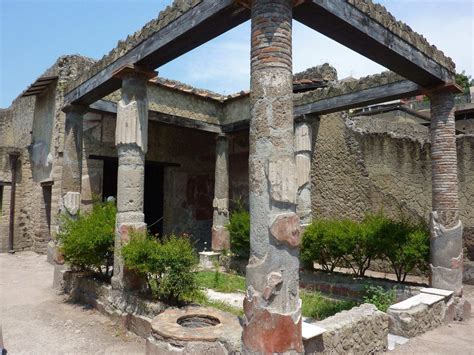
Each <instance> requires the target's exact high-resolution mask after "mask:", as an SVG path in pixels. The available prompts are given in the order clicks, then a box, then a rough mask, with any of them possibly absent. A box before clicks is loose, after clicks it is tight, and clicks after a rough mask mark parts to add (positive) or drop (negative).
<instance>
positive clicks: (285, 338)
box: [242, 292, 304, 354]
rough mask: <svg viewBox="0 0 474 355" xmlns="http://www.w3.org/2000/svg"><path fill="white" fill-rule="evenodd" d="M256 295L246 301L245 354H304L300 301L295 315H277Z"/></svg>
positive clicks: (243, 334)
mask: <svg viewBox="0 0 474 355" xmlns="http://www.w3.org/2000/svg"><path fill="white" fill-rule="evenodd" d="M265 304H266V301H265V299H264V298H263V297H262V296H261V295H259V294H258V293H257V292H255V293H254V294H250V293H249V292H247V296H246V297H245V299H244V313H245V316H244V326H243V333H242V341H243V346H244V353H248V354H254V353H264V354H273V353H285V354H291V353H303V352H304V347H303V340H302V328H301V327H302V317H301V301H300V304H299V306H298V309H297V310H296V311H295V312H293V313H287V314H285V313H278V312H275V311H273V310H272V309H271V308H266V306H265Z"/></svg>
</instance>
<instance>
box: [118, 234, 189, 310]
mask: <svg viewBox="0 0 474 355" xmlns="http://www.w3.org/2000/svg"><path fill="white" fill-rule="evenodd" d="M122 256H123V259H124V264H125V266H126V267H127V268H129V269H131V270H134V271H136V272H138V273H140V274H142V275H144V276H145V278H146V280H147V283H148V287H149V289H150V290H151V291H152V292H153V294H154V295H155V296H156V297H158V298H159V299H161V300H163V301H167V302H170V303H181V302H183V301H186V300H188V299H190V298H192V296H193V294H194V293H195V292H196V290H197V283H196V275H195V270H194V269H195V266H196V265H197V262H198V260H197V257H196V252H195V250H194V247H193V245H192V243H191V241H190V239H189V236H187V235H181V236H176V235H171V236H168V237H164V238H163V239H162V240H161V241H160V240H156V239H154V238H153V237H151V236H150V235H147V234H144V233H132V237H131V240H130V242H129V243H128V244H127V245H125V246H123V247H122Z"/></svg>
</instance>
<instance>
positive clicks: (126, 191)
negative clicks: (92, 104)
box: [112, 68, 150, 290]
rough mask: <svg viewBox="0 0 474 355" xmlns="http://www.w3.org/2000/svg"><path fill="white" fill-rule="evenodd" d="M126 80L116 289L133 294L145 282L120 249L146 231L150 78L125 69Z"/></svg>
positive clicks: (119, 141)
mask: <svg viewBox="0 0 474 355" xmlns="http://www.w3.org/2000/svg"><path fill="white" fill-rule="evenodd" d="M117 76H118V77H120V78H121V79H122V99H121V100H120V101H119V102H118V104H117V126H116V131H115V144H116V146H117V152H118V174H117V218H116V230H115V249H114V276H113V278H112V287H113V288H115V289H121V290H133V289H138V288H140V287H142V286H143V285H142V280H140V279H139V278H138V277H137V275H136V274H135V273H133V272H131V271H129V270H127V269H126V268H125V267H124V265H123V259H122V257H121V255H120V249H121V248H122V246H123V245H124V244H126V243H127V242H128V241H129V238H130V232H131V231H132V230H136V231H146V224H145V215H144V213H143V198H144V188H145V154H146V152H147V146H148V144H147V142H148V98H147V86H146V84H147V80H148V79H149V77H150V76H147V75H146V74H145V73H144V72H139V71H136V70H134V69H130V68H125V69H122V70H121V71H119V73H117Z"/></svg>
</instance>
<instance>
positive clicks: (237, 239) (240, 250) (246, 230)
mask: <svg viewBox="0 0 474 355" xmlns="http://www.w3.org/2000/svg"><path fill="white" fill-rule="evenodd" d="M226 227H227V230H228V231H229V234H230V249H231V251H232V252H233V253H234V254H236V255H237V256H238V257H240V258H243V259H248V258H249V255H250V214H249V213H248V212H247V211H244V210H243V209H240V208H239V209H237V210H236V211H234V212H232V213H231V215H230V221H229V224H228V225H227V226H226Z"/></svg>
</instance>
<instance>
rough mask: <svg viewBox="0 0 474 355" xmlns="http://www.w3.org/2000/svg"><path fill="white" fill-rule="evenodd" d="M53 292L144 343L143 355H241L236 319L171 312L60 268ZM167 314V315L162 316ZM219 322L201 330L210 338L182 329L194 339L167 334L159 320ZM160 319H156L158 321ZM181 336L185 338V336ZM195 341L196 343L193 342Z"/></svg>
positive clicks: (193, 309)
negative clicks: (184, 317)
mask: <svg viewBox="0 0 474 355" xmlns="http://www.w3.org/2000/svg"><path fill="white" fill-rule="evenodd" d="M53 288H55V289H57V290H59V291H61V292H64V294H66V295H69V296H70V301H72V302H76V303H81V304H86V305H89V306H91V307H94V308H95V309H97V310H98V311H99V312H100V313H102V314H104V315H105V316H107V317H109V318H110V319H112V320H113V321H115V322H116V323H118V324H120V325H121V326H123V327H124V328H125V329H127V330H129V331H131V332H133V333H135V334H137V335H138V336H140V337H142V338H145V339H146V340H147V345H146V354H148V355H154V354H160V355H161V354H201V353H208V354H213V355H228V354H240V350H241V343H240V334H241V328H240V323H239V320H238V319H237V317H235V316H233V315H231V314H227V313H224V312H221V311H218V310H214V309H206V308H202V307H186V308H182V309H177V308H173V309H172V308H170V307H168V306H167V305H166V304H164V303H161V302H155V301H153V302H152V301H151V300H147V299H144V298H142V297H138V296H137V295H135V294H131V293H123V292H121V291H116V290H113V289H112V287H111V286H110V285H109V284H105V283H103V282H100V281H98V280H96V279H93V278H91V277H90V276H87V275H84V274H83V273H78V272H73V271H70V270H67V269H66V267H65V266H63V265H56V266H55V270H54V281H53ZM166 310H167V312H165V311H166ZM204 310H205V311H206V312H205V315H208V314H210V315H211V316H213V317H215V318H217V319H219V321H220V324H219V325H218V326H216V327H214V329H211V332H209V331H208V329H210V328H202V329H204V330H205V331H207V333H212V334H211V335H212V336H209V334H208V337H207V338H206V337H204V336H203V337H202V338H203V339H202V340H200V339H198V337H199V335H200V334H201V335H202V330H201V329H194V330H193V329H192V328H183V330H186V331H187V332H188V333H189V334H194V335H195V336H194V338H192V339H191V338H189V339H188V338H187V337H186V336H181V337H179V336H178V335H179V334H175V335H173V334H171V335H169V336H166V337H165V336H163V334H167V332H169V329H172V327H173V326H175V327H176V325H175V324H174V323H173V324H170V323H168V324H166V323H165V322H161V319H160V317H162V316H166V314H167V313H168V314H177V315H181V314H186V313H193V312H194V313H196V314H199V315H200V314H201V313H202V312H203V311H204ZM158 316H159V317H158ZM182 333H184V335H186V334H188V333H185V332H182ZM195 338H196V339H195Z"/></svg>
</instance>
